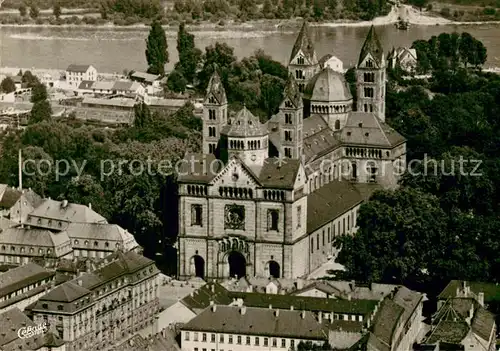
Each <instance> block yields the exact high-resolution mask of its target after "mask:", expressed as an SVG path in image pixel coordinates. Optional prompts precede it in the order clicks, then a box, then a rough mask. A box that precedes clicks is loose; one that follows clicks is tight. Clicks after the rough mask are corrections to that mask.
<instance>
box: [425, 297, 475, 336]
mask: <svg viewBox="0 0 500 351" xmlns="http://www.w3.org/2000/svg"><path fill="white" fill-rule="evenodd" d="M432 319H433V320H432V324H433V326H434V327H433V328H432V329H431V330H432V331H431V333H430V335H429V336H427V337H426V340H425V341H424V343H425V344H435V343H437V342H447V343H451V344H459V343H460V342H461V341H462V340H463V339H464V338H465V336H466V335H467V333H468V332H469V325H468V324H467V322H466V321H465V318H464V317H463V316H462V315H460V313H458V312H457V311H456V310H455V308H454V306H453V304H452V303H451V301H447V302H446V303H445V304H444V305H443V306H442V307H441V308H440V309H439V310H438V311H437V312H436V313H435V314H434V315H433V318H432Z"/></svg>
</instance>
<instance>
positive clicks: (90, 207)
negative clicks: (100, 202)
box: [89, 202, 92, 210]
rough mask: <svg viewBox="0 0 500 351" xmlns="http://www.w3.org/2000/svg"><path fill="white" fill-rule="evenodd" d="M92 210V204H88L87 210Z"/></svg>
mask: <svg viewBox="0 0 500 351" xmlns="http://www.w3.org/2000/svg"><path fill="white" fill-rule="evenodd" d="M91 209H92V204H91V203H90V202H89V210H91Z"/></svg>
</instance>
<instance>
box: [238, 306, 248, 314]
mask: <svg viewBox="0 0 500 351" xmlns="http://www.w3.org/2000/svg"><path fill="white" fill-rule="evenodd" d="M246 312H247V308H246V306H241V308H240V313H241V315H244V314H245V313H246Z"/></svg>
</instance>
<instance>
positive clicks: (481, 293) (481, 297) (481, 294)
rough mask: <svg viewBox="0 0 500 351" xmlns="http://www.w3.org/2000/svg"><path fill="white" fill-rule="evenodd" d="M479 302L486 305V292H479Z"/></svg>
mask: <svg viewBox="0 0 500 351" xmlns="http://www.w3.org/2000/svg"><path fill="white" fill-rule="evenodd" d="M477 300H478V301H477V302H479V304H480V305H481V306H482V307H484V292H480V293H479V294H477Z"/></svg>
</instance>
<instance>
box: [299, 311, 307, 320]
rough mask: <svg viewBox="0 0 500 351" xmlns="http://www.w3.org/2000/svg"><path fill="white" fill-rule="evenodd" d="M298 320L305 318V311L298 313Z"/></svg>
mask: <svg viewBox="0 0 500 351" xmlns="http://www.w3.org/2000/svg"><path fill="white" fill-rule="evenodd" d="M300 318H302V319H304V318H306V311H302V312H301V313H300Z"/></svg>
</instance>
